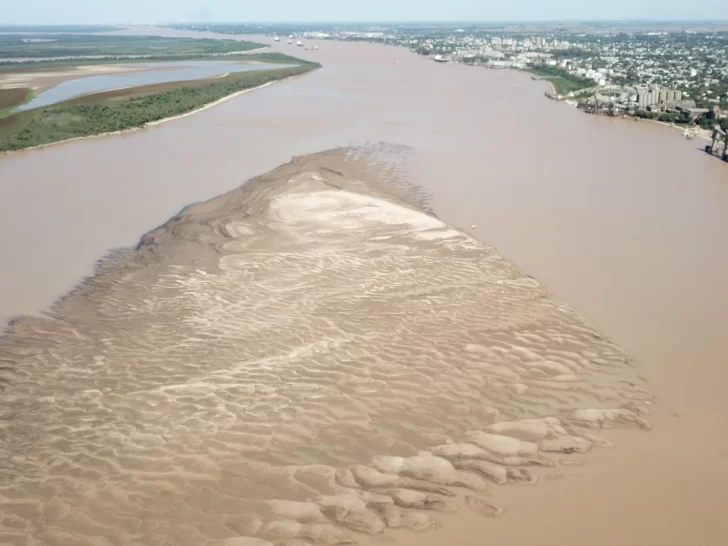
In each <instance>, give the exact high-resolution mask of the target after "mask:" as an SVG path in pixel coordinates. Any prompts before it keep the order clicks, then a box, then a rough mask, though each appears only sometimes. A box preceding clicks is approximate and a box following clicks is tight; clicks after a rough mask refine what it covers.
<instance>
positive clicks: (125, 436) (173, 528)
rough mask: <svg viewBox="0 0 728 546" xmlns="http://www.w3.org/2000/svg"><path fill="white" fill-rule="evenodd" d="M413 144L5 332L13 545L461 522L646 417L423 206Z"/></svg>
mask: <svg viewBox="0 0 728 546" xmlns="http://www.w3.org/2000/svg"><path fill="white" fill-rule="evenodd" d="M400 155H401V148H399V147H388V146H378V147H376V148H344V149H338V150H333V151H330V152H325V153H320V154H314V155H310V156H304V157H299V158H296V159H295V160H294V161H292V162H291V163H289V164H286V165H283V166H281V167H279V168H277V169H275V170H273V171H272V172H270V173H268V174H266V175H263V176H261V177H258V178H256V179H254V180H252V181H250V182H248V183H247V184H245V185H244V186H241V187H240V188H238V189H235V190H233V191H231V192H229V193H227V194H224V195H222V196H220V197H217V198H214V199H212V200H210V201H207V202H203V203H199V204H196V205H193V206H190V207H188V208H186V209H185V210H184V211H183V212H182V213H180V214H179V215H178V216H176V217H174V218H172V219H171V220H170V221H169V222H167V223H166V224H164V225H163V226H161V227H160V228H158V229H155V230H153V231H151V232H150V233H148V234H146V235H145V236H144V237H143V238H142V240H141V241H140V243H139V244H138V246H137V247H136V248H133V249H127V250H124V251H119V252H118V253H116V254H115V255H114V256H112V257H110V258H109V259H107V260H106V261H104V262H102V263H101V264H100V266H99V269H98V271H97V273H96V275H95V276H94V277H93V278H91V279H89V280H88V281H87V282H86V283H84V284H83V285H81V286H80V287H78V289H76V290H75V291H74V292H72V293H71V294H69V295H67V296H66V297H64V298H63V299H62V300H60V301H59V302H57V303H56V304H55V306H54V307H53V309H52V311H51V314H52V317H53V318H30V317H28V318H24V319H20V320H18V321H16V322H15V323H13V324H12V325H11V327H10V331H9V333H8V335H7V336H6V337H4V338H3V339H1V340H0V361H1V362H2V367H1V368H0V385H1V386H2V391H3V394H2V396H3V405H2V407H1V408H0V423H1V425H0V427H1V428H2V437H3V444H2V447H1V448H0V449H2V457H0V514H3V517H2V519H1V520H0V543H3V544H28V543H29V541H30V540H31V539H32V540H33V544H48V545H53V544H145V545H156V544H159V545H163V544H176V545H183V544H190V545H192V544H194V545H203V544H204V545H211V546H222V545H225V546H233V545H256V546H264V545H266V546H267V545H271V544H273V545H293V544H312V543H322V544H349V543H354V542H363V541H368V540H369V537H377V540H384V539H385V538H387V537H389V538H392V537H396V536H399V535H398V534H397V533H400V534H401V533H402V532H405V533H411V532H425V531H428V530H434V529H437V528H439V527H441V526H442V529H443V531H444V532H447V531H448V529H449V527H448V525H452V523H450V524H449V523H448V521H451V520H449V519H448V515H452V514H455V513H461V512H462V513H464V514H465V517H466V518H472V517H477V518H482V519H484V520H489V519H491V518H499V517H501V516H503V515H504V513H505V509H504V506H503V505H502V504H501V503H500V497H501V493H500V492H501V491H507V490H509V489H513V490H514V491H515V490H518V489H520V488H523V487H529V488H530V487H533V488H538V487H539V483H538V482H539V481H543V480H549V479H550V478H551V477H553V476H554V475H557V474H559V473H560V472H562V471H564V472H568V469H569V468H572V467H574V466H577V465H582V464H586V463H588V462H589V461H590V460H591V458H592V452H599V451H601V450H604V449H605V448H607V447H609V446H611V445H612V443H611V442H610V441H609V440H608V439H607V438H605V437H604V436H603V432H602V430H603V429H611V428H615V427H616V428H625V429H628V430H634V431H647V430H649V429H650V428H651V425H650V423H649V421H648V417H647V416H648V414H649V413H650V406H651V405H652V403H653V397H652V394H651V393H650V392H649V390H647V388H646V387H645V385H644V382H643V381H642V380H641V379H640V377H639V375H638V373H637V371H636V369H635V368H634V367H633V366H632V365H631V362H630V358H629V356H628V355H627V354H626V353H625V352H624V351H623V350H621V349H620V348H619V347H617V346H616V345H614V344H613V343H611V342H610V341H609V340H607V339H606V338H605V337H604V336H603V335H602V334H601V333H600V332H598V331H597V330H596V329H594V328H593V327H591V326H589V325H588V324H587V323H586V322H585V321H584V320H583V319H582V317H580V315H579V314H578V313H577V312H576V311H575V310H573V309H572V308H570V307H569V306H567V305H563V304H560V303H557V302H555V301H553V300H552V299H550V298H549V297H548V291H547V290H546V288H545V287H544V286H542V285H541V284H540V283H539V282H537V281H536V280H534V279H533V278H531V277H529V276H527V275H525V274H524V273H522V272H521V271H520V270H519V269H517V268H516V267H515V266H514V265H513V264H512V263H510V262H508V261H507V260H505V259H504V258H503V257H502V256H500V255H499V254H498V252H497V251H496V250H495V249H493V248H492V247H489V246H487V245H485V244H483V243H481V242H479V241H477V240H476V239H474V238H473V237H471V236H470V235H468V234H466V233H464V232H462V231H460V230H458V229H455V228H453V227H452V226H449V225H447V224H446V223H444V222H443V221H441V220H439V219H438V218H437V217H435V216H434V215H433V214H431V213H429V212H428V208H427V202H426V199H425V197H423V195H422V194H421V192H419V191H418V190H416V189H415V188H413V187H411V186H408V185H407V184H405V183H403V182H402V181H401V177H400V175H399V173H398V172H397V158H399V157H400ZM645 434H646V433H645ZM564 469H565V470H564ZM453 530H454V528H453Z"/></svg>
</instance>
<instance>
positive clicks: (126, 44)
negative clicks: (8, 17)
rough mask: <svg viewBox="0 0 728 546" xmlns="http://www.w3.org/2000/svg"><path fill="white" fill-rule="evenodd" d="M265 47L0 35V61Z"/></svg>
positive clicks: (175, 40) (170, 54) (148, 39)
mask: <svg viewBox="0 0 728 546" xmlns="http://www.w3.org/2000/svg"><path fill="white" fill-rule="evenodd" d="M263 47H267V46H266V45H265V44H259V43H256V42H247V41H239V40H214V39H206V38H165V37H161V36H109V35H95V34H44V35H33V34H0V63H3V64H6V63H8V62H13V59H21V58H22V59H28V60H32V59H46V60H49V59H52V58H56V59H58V58H60V59H67V58H68V57H109V58H114V57H130V56H137V57H138V56H144V57H149V56H155V57H158V56H164V57H176V56H182V55H223V54H230V53H241V52H244V51H251V50H253V49H260V48H263Z"/></svg>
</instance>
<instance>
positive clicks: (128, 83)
mask: <svg viewBox="0 0 728 546" xmlns="http://www.w3.org/2000/svg"><path fill="white" fill-rule="evenodd" d="M125 66H128V67H129V68H130V69H132V70H133V69H137V70H139V71H138V72H124V73H121V74H105V75H102V76H91V77H80V78H77V79H72V80H67V81H64V82H62V83H60V84H58V85H56V86H54V87H52V88H51V89H48V90H47V91H44V92H43V93H40V94H39V95H37V96H36V97H34V98H33V100H31V101H30V102H28V103H26V104H24V105H22V106H20V107H19V108H18V110H19V111H22V110H32V109H33V108H40V107H41V106H48V105H50V104H55V103H57V102H61V101H64V100H68V99H71V98H73V97H77V96H79V95H86V94H89V93H98V92H99V91H108V90H110V89H119V88H122V87H137V86H140V85H152V84H156V83H169V82H179V81H188V80H200V79H204V78H213V77H215V76H220V75H223V74H231V73H235V72H250V71H253V70H275V69H278V68H288V67H291V66H294V65H292V64H280V63H243V62H236V61H175V62H156V63H134V64H129V65H125Z"/></svg>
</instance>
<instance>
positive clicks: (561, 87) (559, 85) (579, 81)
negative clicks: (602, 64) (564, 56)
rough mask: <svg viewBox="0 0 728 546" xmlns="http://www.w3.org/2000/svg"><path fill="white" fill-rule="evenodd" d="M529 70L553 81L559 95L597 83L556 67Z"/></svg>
mask: <svg viewBox="0 0 728 546" xmlns="http://www.w3.org/2000/svg"><path fill="white" fill-rule="evenodd" d="M528 71H529V72H531V73H532V74H535V75H536V76H539V77H540V78H541V79H544V80H547V81H549V82H551V84H552V85H553V86H554V89H555V90H556V94H557V95H568V94H569V93H571V92H577V91H579V90H581V89H586V88H590V87H594V86H595V83H594V82H593V81H592V80H589V79H587V78H582V77H580V76H574V75H573V74H569V73H568V72H567V71H566V70H562V69H560V68H555V67H546V66H543V67H532V68H529V69H528Z"/></svg>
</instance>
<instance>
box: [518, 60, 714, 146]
mask: <svg viewBox="0 0 728 546" xmlns="http://www.w3.org/2000/svg"><path fill="white" fill-rule="evenodd" d="M514 70H516V71H517V72H525V73H529V74H530V72H528V70H518V69H514ZM530 79H531V80H532V81H536V82H544V83H546V84H548V86H549V90H547V91H544V95H545V96H546V98H547V99H550V100H555V101H557V102H565V101H566V99H558V98H557V97H558V93H556V87H555V86H554V84H553V83H552V82H550V81H549V80H548V79H546V78H538V79H533V77H531V78H530ZM562 96H563V95H562ZM585 113H586V112H585ZM591 115H597V116H598V115H599V114H591ZM613 117H614V118H615V119H623V120H625V121H627V120H629V121H648V122H650V123H656V124H658V125H662V126H663V127H669V128H671V129H677V130H679V131H686V130H687V129H690V128H692V127H680V126H679V125H675V124H674V123H667V122H665V121H658V120H656V119H642V118H638V117H635V116H627V115H623V116H613ZM694 127H697V125H695V126H694ZM709 133H710V131H709V130H707V129H702V128H699V130H698V134H697V135H696V136H695V137H694V138H697V139H700V140H705V141H707V142H711V141H712V138H711V137H710V135H709Z"/></svg>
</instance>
